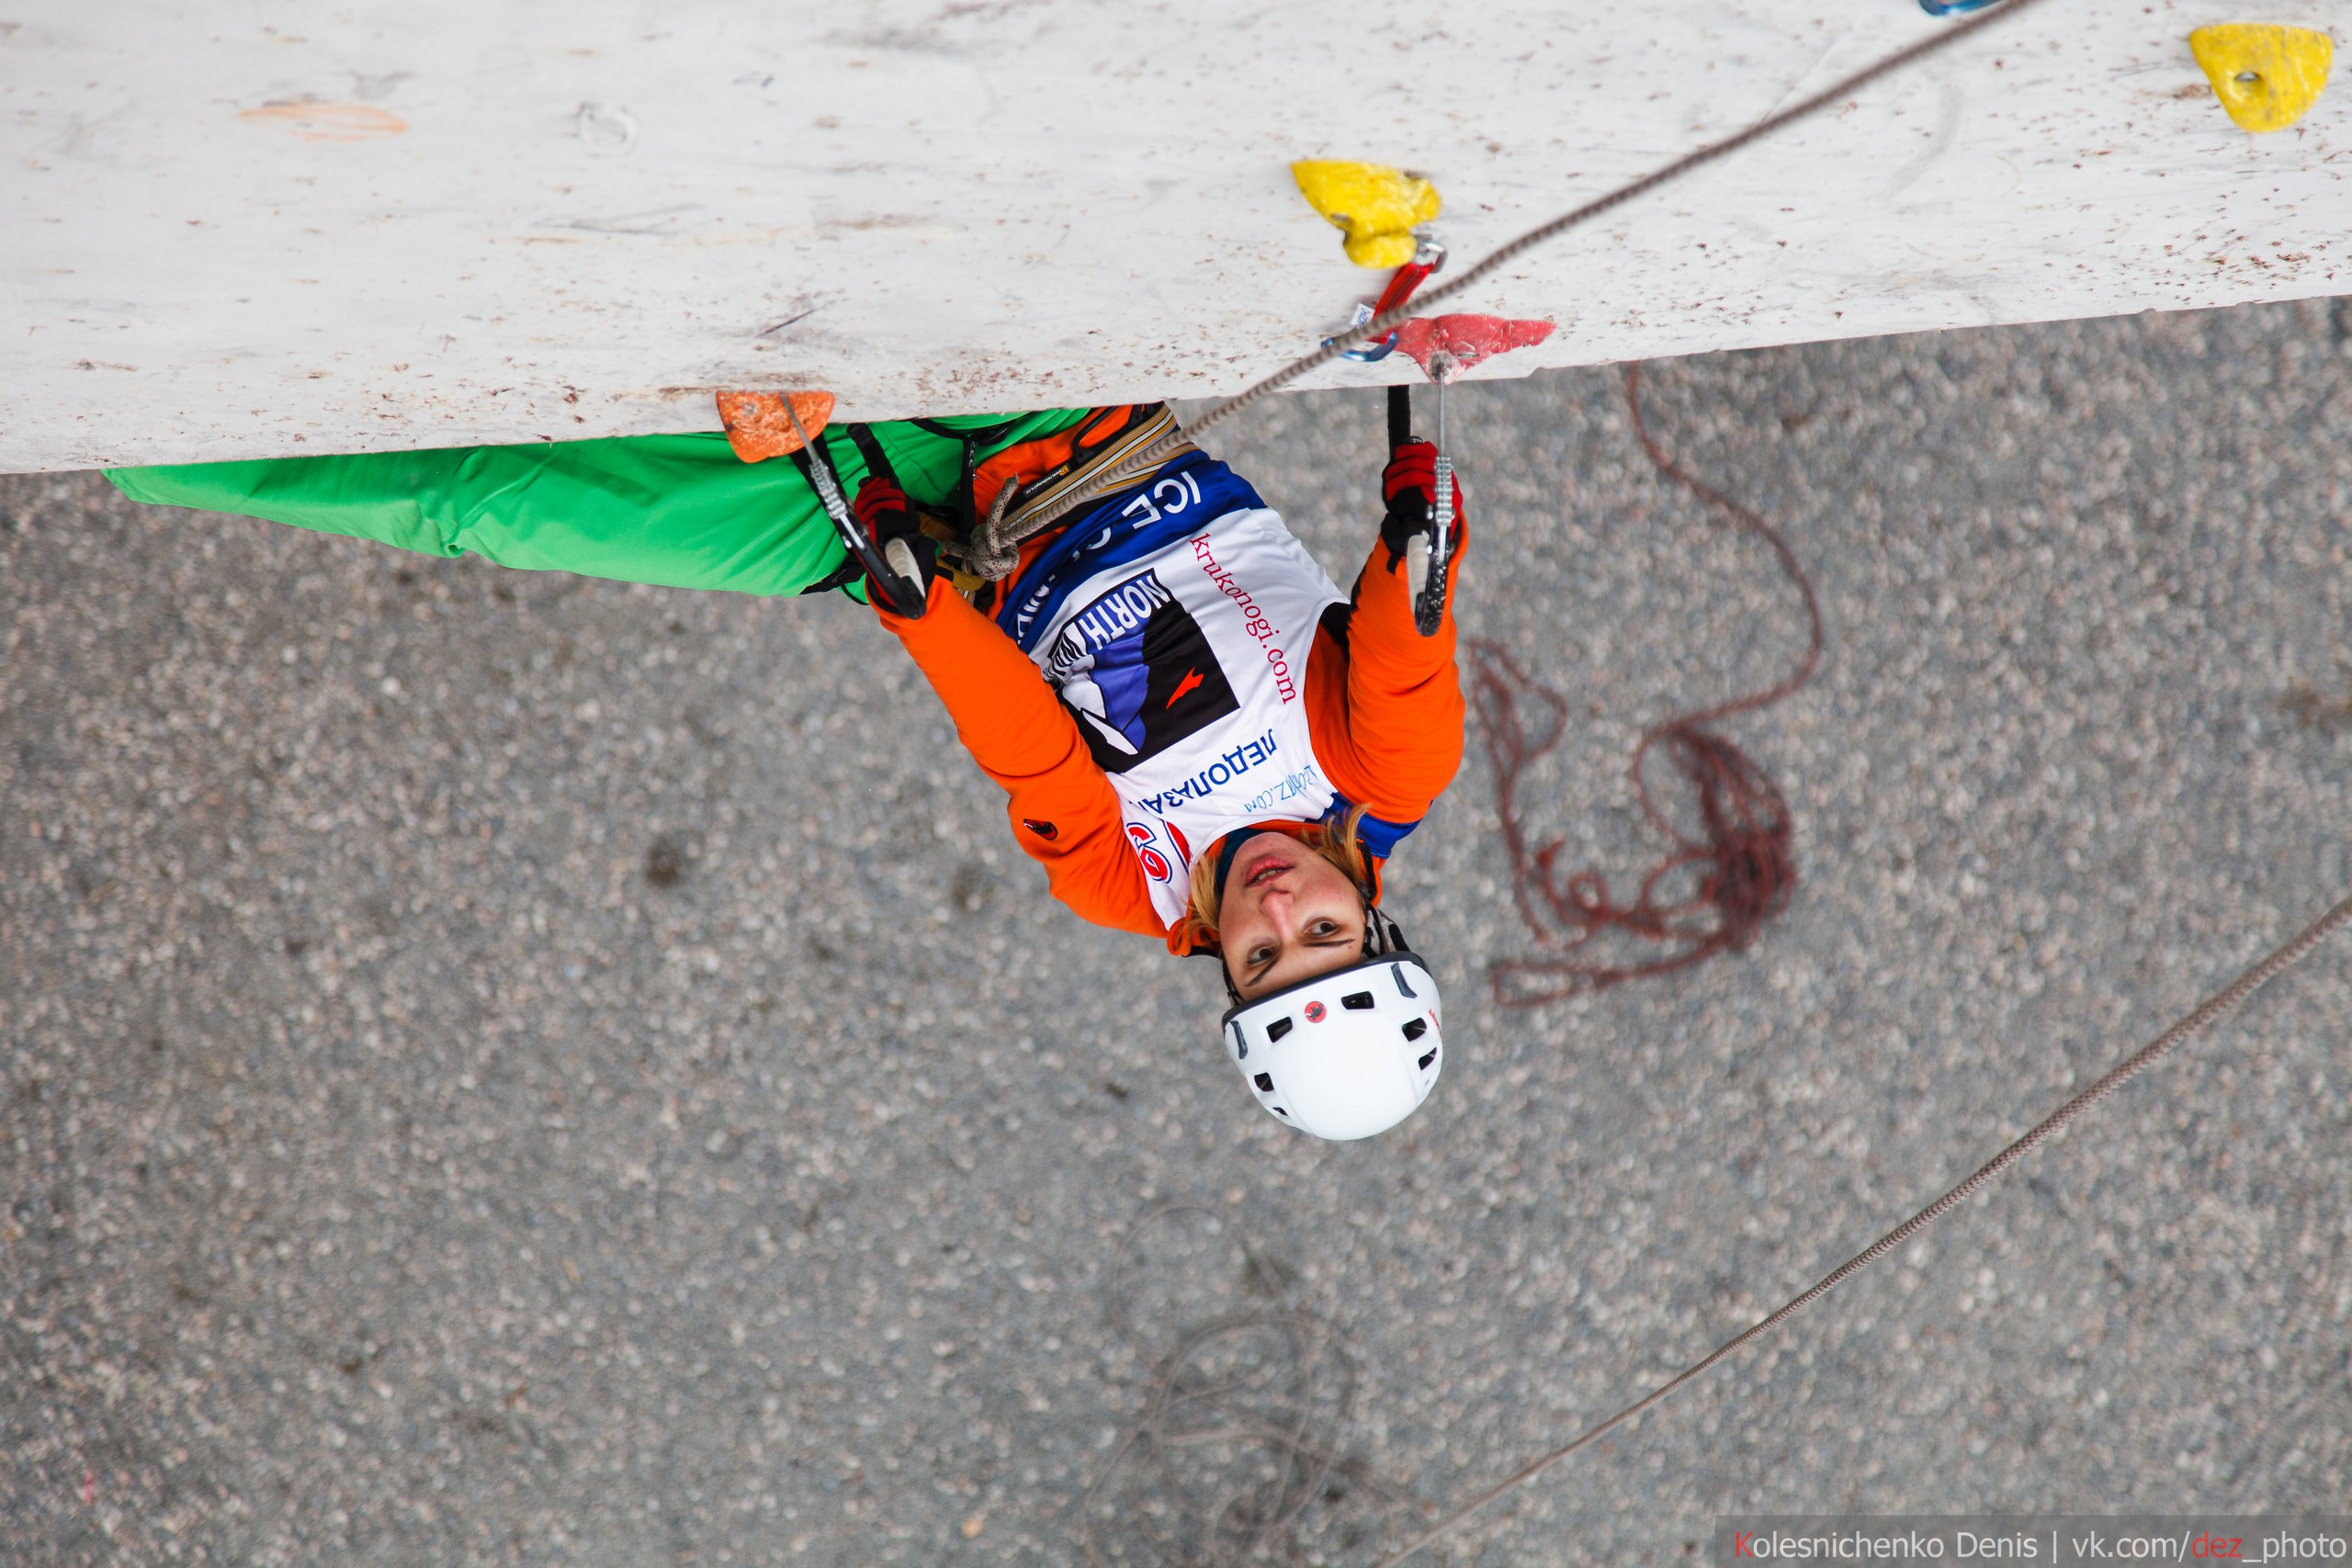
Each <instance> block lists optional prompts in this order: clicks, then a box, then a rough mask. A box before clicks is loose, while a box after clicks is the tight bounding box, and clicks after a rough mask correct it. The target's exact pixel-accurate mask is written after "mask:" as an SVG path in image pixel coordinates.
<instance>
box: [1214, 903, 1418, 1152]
mask: <svg viewBox="0 0 2352 1568" xmlns="http://www.w3.org/2000/svg"><path fill="white" fill-rule="evenodd" d="M1381 923H1382V924H1383V925H1387V922H1386V921H1385V919H1383V920H1382V921H1381ZM1395 930H1396V928H1395V927H1394V926H1388V931H1395ZM1384 945H1385V944H1384ZM1225 1044H1226V1049H1227V1050H1228V1051H1230V1052H1232V1053H1233V1061H1234V1065H1235V1066H1238V1067H1239V1068H1240V1069H1241V1076H1242V1077H1244V1078H1246V1079H1248V1080H1249V1083H1250V1092H1251V1093H1253V1094H1255V1095H1256V1096H1257V1097H1258V1103H1259V1104H1261V1105H1262V1106H1264V1107H1265V1108H1266V1109H1267V1110H1268V1111H1272V1113H1273V1114H1274V1115H1275V1116H1277V1117H1279V1118H1281V1119H1282V1120H1283V1121H1284V1122H1288V1123H1289V1124H1290V1125H1292V1126H1294V1127H1296V1128H1298V1129H1300V1130H1301V1131H1302V1132H1307V1133H1312V1134H1315V1135H1316V1136H1317V1137H1318V1138H1330V1139H1333V1140H1335V1141H1336V1140H1345V1139H1349V1138H1369V1137H1371V1136H1372V1135H1373V1134H1375V1133H1385V1132H1386V1131H1388V1129H1389V1128H1391V1127H1394V1126H1395V1125H1397V1122H1402V1121H1403V1120H1404V1119H1405V1118H1406V1117H1408V1116H1410V1115H1411V1114H1412V1113H1413V1112H1414V1111H1417V1110H1419V1108H1420V1103H1421V1101H1422V1100H1427V1099H1428V1098H1429V1094H1430V1089H1431V1088H1432V1087H1433V1086H1434V1085H1435V1084H1436V1083H1437V1075H1438V1072H1439V1070H1440V1069H1441V1068H1442V1067H1443V1066H1444V1065H1445V1061H1444V1056H1445V1025H1444V1022H1443V1021H1442V1018H1441V1016H1440V1013H1439V1010H1438V998H1437V980H1436V978H1435V977H1434V976H1431V975H1430V972H1429V969H1428V967H1427V966H1426V965H1425V964H1422V963H1421V961H1420V959H1419V956H1417V955H1416V954H1415V953H1412V952H1411V951H1410V950H1409V949H1407V948H1406V947H1405V946H1404V945H1403V943H1402V942H1401V941H1400V942H1397V945H1396V946H1395V947H1394V948H1393V949H1391V950H1390V951H1388V952H1385V953H1375V954H1373V955H1372V956H1370V957H1366V958H1363V959H1361V960H1359V961H1357V962H1356V963H1353V964H1349V965H1347V966H1346V967H1345V968H1343V969H1334V970H1332V971H1330V972H1329V974H1324V975H1317V976H1314V977H1313V978H1312V979H1306V980H1301V981H1300V982H1299V983H1298V984H1296V985H1295V986H1285V987H1283V988H1282V989H1281V990H1279V991H1275V992H1272V993H1271V994H1270V995H1267V996H1262V997H1260V998H1258V999H1257V1000H1255V1001H1250V1002H1238V1003H1236V1004H1235V1005H1234V1006H1233V1007H1231V1008H1228V1009H1227V1010H1226V1014H1225Z"/></svg>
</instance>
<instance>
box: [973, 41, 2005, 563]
mask: <svg viewBox="0 0 2352 1568" xmlns="http://www.w3.org/2000/svg"><path fill="white" fill-rule="evenodd" d="M2042 3H2043V0H2001V3H2000V4H1999V5H1997V6H1995V7H1994V8H1992V9H1991V10H1988V11H1985V12H1982V13H1980V14H1978V15H1976V16H1974V17H1970V18H1969V19H1968V20H1967V21H1964V22H1961V23H1958V24H1956V25H1955V26H1953V27H1951V28H1946V29H1945V30H1943V31H1941V32H1938V33H1933V34H1930V35H1929V36H1928V37H1927V38H1924V39H1920V40H1919V41H1918V42H1917V43H1915V44H1912V45H1909V46H1908V47H1906V48H1904V49H1899V50H1896V51H1894V53H1893V54H1890V55H1887V56H1886V57H1885V58H1883V59H1882V60H1879V61H1876V62H1872V63H1871V64H1869V65H1866V66H1864V67H1863V68H1862V69H1860V71H1857V72H1855V73H1853V74H1852V75H1850V76H1847V77H1845V78H1843V79H1841V80H1839V81H1838V82H1835V83H1833V84H1831V85H1829V86H1827V87H1825V88H1823V89H1822V90H1821V91H1820V92H1818V93H1815V94H1814V95H1813V96H1810V97H1807V98H1803V99H1800V100H1799V101H1797V102H1796V103H1794V104H1792V105H1791V106H1790V107H1787V108H1784V109H1781V111H1779V112H1778V113H1776V114H1770V115H1767V116H1765V117H1764V118H1762V119H1759V120H1758V121H1757V122H1756V123H1755V124H1754V125H1751V126H1749V127H1748V128H1747V130H1741V131H1736V132H1735V133H1733V134H1732V135H1730V136H1726V137H1724V139H1723V140H1722V141H1711V142H1709V143H1708V144H1707V145H1706V146H1704V147H1701V148H1699V149H1697V150H1696V151H1694V152H1686V153H1684V154H1683V155H1682V156H1681V157H1679V158H1677V159H1676V160H1675V161H1674V162H1673V163H1671V164H1667V165H1666V166H1665V167H1663V168H1659V169H1654V170H1652V171H1651V172H1650V173H1648V174H1646V175H1643V176H1642V177H1641V178H1639V179H1637V180H1635V181H1634V182H1633V183H1632V184H1631V185H1624V186H1618V187H1617V188H1616V189H1615V190H1612V191H1611V192H1609V193H1608V194H1607V195H1605V196H1600V197H1594V198H1593V199H1592V200H1590V201H1588V202H1586V203H1585V204H1584V205H1583V206H1582V207H1578V208H1576V209H1572V210H1570V211H1567V212H1564V213H1562V214H1561V215H1560V216H1559V217H1557V218H1555V219H1553V220H1551V221H1550V222H1548V223H1543V224H1539V225H1537V226H1536V227H1535V228H1532V229H1530V230H1529V231H1527V232H1526V233H1524V234H1521V235H1520V236H1519V237H1518V238H1517V239H1515V240H1511V241H1509V242H1507V243H1505V244H1504V245H1503V246H1502V247H1501V248H1500V249H1498V250H1497V251H1494V252H1492V253H1491V254H1488V255H1487V256H1486V257H1485V258H1484V259H1483V260H1481V261H1480V262H1479V263H1478V264H1477V265H1476V266H1473V267H1471V268H1470V269H1469V270H1468V271H1466V272H1464V273H1461V274H1459V275H1457V276H1454V277H1453V278H1452V279H1451V280H1450V281H1448V282H1445V283H1442V284H1440V285H1438V286H1437V287H1436V288H1429V289H1424V290H1423V291H1422V292H1421V293H1420V294H1419V295H1418V296H1416V297H1415V298H1413V299H1409V300H1408V301H1406V302H1405V303H1404V304H1401V305H1398V306H1397V308H1396V309H1394V310H1388V311H1385V312H1384V313H1383V314H1380V315H1377V316H1374V317H1373V318H1372V319H1371V320H1370V321H1364V322H1363V323H1361V324H1359V325H1357V326H1352V327H1349V328H1347V329H1345V330H1344V331H1342V332H1340V333H1339V334H1338V335H1337V336H1335V337H1332V338H1329V339H1327V340H1326V341H1325V343H1324V344H1323V346H1322V347H1320V348H1318V349H1317V350H1316V351H1315V352H1314V353H1312V354H1308V355H1301V356H1300V357H1299V358H1297V359H1294V360H1292V361H1291V362H1290V363H1289V364H1288V365H1285V366H1283V367H1282V368H1281V369H1279V370H1277V371H1275V372H1274V373H1273V374H1272V375H1271V376H1269V377H1267V378H1265V379H1264V380H1262V381H1260V382H1258V383H1256V384H1255V385H1253V386H1250V387H1248V388H1245V389H1242V390H1241V391H1239V392H1237V393H1235V394H1234V395H1233V396H1232V397H1229V398H1227V399H1226V400H1224V401H1222V402H1220V403H1217V404H1216V405H1215V406H1214V407H1212V408H1210V409H1209V410H1208V411H1207V412H1204V413H1203V414H1202V415H1201V417H1200V418H1198V419H1196V420H1194V421H1193V423H1190V424H1188V425H1186V426H1185V427H1184V428H1183V429H1182V430H1181V431H1177V432H1172V433H1170V434H1168V435H1165V436H1162V437H1161V438H1160V439H1159V440H1158V441H1155V442H1153V443H1152V444H1151V445H1150V446H1146V447H1144V448H1143V449H1142V450H1141V451H1139V452H1136V453H1135V454H1133V455H1132V456H1130V457H1126V458H1124V459H1122V460H1120V461H1118V462H1115V463H1111V464H1106V465H1105V466H1104V467H1103V470H1102V471H1101V472H1100V473H1098V474H1096V475H1095V476H1094V477H1093V478H1092V479H1090V480H1089V481H1088V482H1087V483H1086V484H1084V485H1081V486H1079V487H1077V488H1075V489H1073V490H1071V491H1068V492H1067V493H1065V494H1063V495H1060V496H1057V497H1056V498H1055V499H1054V500H1053V502H1051V503H1050V504H1049V505H1046V506H1043V507H1039V508H1037V509H1035V511H1032V512H1028V513H1024V514H1023V515H1022V516H1021V517H1019V518H1018V519H1017V520H1015V521H1014V522H1013V523H1012V525H1010V526H1003V527H1002V533H1001V536H1000V535H998V534H997V533H996V531H995V529H996V527H997V526H1000V525H1002V519H1001V517H1000V518H992V519H991V525H992V527H991V536H990V540H989V546H990V547H991V548H992V549H994V550H998V551H1001V550H1003V549H1006V548H1010V547H1014V546H1017V545H1019V544H1020V543H1021V541H1022V540H1023V539H1026V538H1028V537H1030V536H1032V535H1035V534H1037V533H1040V532H1042V531H1043V530H1045V529H1046V528H1047V527H1049V526H1051V525H1053V524H1054V523H1056V522H1058V521H1059V520H1060V519H1061V518H1063V517H1064V516H1067V515H1068V514H1069V513H1071V512H1073V511H1075V510H1076V509H1077V508H1079V507H1080V506H1083V505H1085V504H1086V503H1087V502H1091V501H1100V500H1101V499H1103V497H1104V496H1108V495H1113V494H1115V493H1117V492H1118V491H1121V490H1124V489H1125V488H1126V487H1127V486H1128V485H1131V484H1133V483H1134V482H1135V481H1136V480H1137V479H1142V478H1143V477H1145V476H1146V475H1148V474H1149V473H1150V472H1151V471H1152V470H1153V469H1154V468H1157V467H1159V465H1160V464H1161V463H1164V462H1166V461H1167V460H1168V458H1169V457H1170V456H1172V455H1173V454H1174V453H1175V452H1176V451H1177V450H1178V449H1179V448H1180V447H1182V446H1184V445H1185V444H1187V443H1190V442H1193V441H1197V440H1198V439H1199V438H1200V436H1201V435H1202V434H1204V433H1205V432H1207V431H1208V430H1210V429H1213V428H1214V427H1216V426H1217V425H1219V424H1222V423H1225V422H1226V421H1227V420H1228V419H1231V418H1232V417H1233V416H1234V415H1235V414H1238V413H1239V412H1241V411H1242V410H1244V409H1246V408H1248V407H1250V405H1251V404H1252V403H1255V402H1257V401H1259V400H1261V399H1263V398H1266V397H1269V396H1271V395H1272V394H1273V393H1275V392H1278V391H1280V390H1281V389H1283V388H1284V387H1287V386H1289V385H1290V384H1291V383H1292V382H1293V381H1295V380H1297V379H1298V378H1300V377H1302V376H1306V375H1309V374H1312V373H1313V372H1315V371H1317V370H1320V369H1321V368H1322V367H1324V366H1326V365H1329V364H1330V363H1331V362H1332V361H1333V360H1335V359H1339V358H1340V357H1341V356H1343V355H1345V354H1346V353H1347V352H1348V351H1349V350H1350V349H1351V348H1353V347H1355V346H1356V345H1357V344H1361V343H1365V342H1368V341H1370V340H1371V339H1373V338H1376V337H1385V336H1386V335H1387V334H1388V333H1392V332H1394V331H1396V330H1397V328H1398V327H1400V326H1402V325H1404V324H1405V322H1406V321H1408V319H1409V318H1411V317H1412V316H1414V315H1416V314H1418V313H1419V312H1421V311H1423V310H1427V309H1428V308H1429V307H1430V306H1432V305H1435V304H1438V303H1439V302H1440V301H1442V300H1446V299H1453V297H1454V296H1455V295H1457V294H1461V293H1463V292H1464V291H1465V290H1467V289H1469V288H1472V287H1474V286H1475V285H1477V284H1479V283H1483V282H1485V281H1486V280H1487V278H1489V277H1491V276H1494V275H1495V274H1496V273H1497V272H1498V271H1499V270H1501V269H1502V268H1503V267H1506V266H1508V265H1510V264H1511V263H1512V262H1514V261H1516V260H1518V259H1519V258H1520V257H1521V256H1522V255H1525V254H1527V253H1528V252H1529V251H1532V250H1533V249H1535V248H1536V247H1537V246H1538V245H1542V244H1544V243H1548V242H1550V241H1553V240H1555V239H1557V238H1559V237H1560V236H1561V235H1563V234H1565V233H1566V232H1567V231H1569V230H1571V229H1576V228H1579V227H1581V226H1582V225H1584V224H1587V223H1589V222H1591V221H1592V220H1594V219H1596V218H1599V217H1600V216H1601V215H1602V214H1604V213H1607V212H1610V211H1612V210H1614V209H1617V208H1620V207H1623V205H1624V204H1625V203H1627V202H1629V201H1632V200H1634V198H1635V197H1642V196H1646V195H1648V194H1649V193H1650V192H1651V191H1654V190H1656V189H1657V188H1658V187H1659V186H1663V185H1666V184H1668V182H1670V181H1673V180H1677V179H1679V178H1681V177H1682V176H1683V175H1687V174H1690V173H1691V172H1692V171H1693V170H1695V169H1700V168H1703V167H1704V166H1705V165H1707V164H1712V163H1714V162H1715V161H1716V160H1717V159H1720V158H1725V157H1728V156H1730V155H1731V154H1732V153H1734V152H1738V151H1739V150H1740V149H1741V148H1743V147H1747V146H1750V145H1752V144H1753V143H1755V142H1758V141H1762V140H1764V138H1766V137H1768V136H1770V135H1771V134H1772V133H1773V132H1774V131H1777V130H1785V129H1786V128H1787V127H1789V126H1792V125H1794V124H1795V123H1797V121H1799V120H1801V119H1804V118H1809V117H1811V116H1813V115H1815V114H1818V113H1820V112H1821V111H1822V110H1823V109H1826V108H1827V107H1830V106H1832V105H1833V104H1837V103H1840V102H1842V101H1844V100H1845V99H1846V98H1848V97H1849V96H1852V95H1853V94H1854V93H1857V92H1859V91H1860V90H1861V89H1862V88H1864V87H1867V86H1869V85H1871V83H1873V82H1876V81H1878V80H1879V79H1881V78H1882V77H1884V76H1889V75H1892V74H1894V73H1895V72H1898V71H1901V70H1903V69H1904V68H1905V67H1906V66H1909V65H1913V64H1916V63H1917V62H1919V61H1922V60H1925V59H1927V58H1928V56H1929V55H1931V54H1936V53H1939V52H1940V51H1944V50H1947V49H1951V48H1953V47H1955V46H1956V45H1958V44H1960V43H1962V41H1964V40H1965V39H1971V38H1973V37H1974V36H1975V35H1976V34H1977V33H1978V32H1979V31H1981V30H1982V29H1984V28H1988V27H1991V26H1993V25H1995V24H1996V23H1997V22H1999V21H2002V20H2004V19H2006V18H2007V17H2013V16H2015V15H2017V14H2018V12H2020V11H2023V10H2025V9H2027V8H2028V7H2030V6H2039V5H2041V4H2042Z"/></svg>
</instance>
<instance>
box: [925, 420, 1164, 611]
mask: <svg viewBox="0 0 2352 1568" xmlns="http://www.w3.org/2000/svg"><path fill="white" fill-rule="evenodd" d="M1148 448H1157V449H1159V456H1158V457H1153V458H1152V459H1151V460H1150V461H1149V463H1148V465H1144V466H1140V467H1136V468H1135V471H1134V472H1132V473H1128V472H1126V470H1127V469H1128V468H1130V467H1131V466H1136V465H1138V464H1140V463H1141V459H1139V458H1138V457H1136V454H1137V453H1138V452H1140V451H1143V450H1145V449H1148ZM1199 449H1200V448H1198V447H1196V446H1193V444H1192V443H1191V442H1190V441H1188V440H1186V439H1185V438H1184V435H1183V432H1182V429H1181V428H1180V427H1179V426H1178V424H1177V423H1176V416H1175V414H1174V413H1172V412H1170V411H1169V410H1168V409H1167V408H1165V407H1160V408H1157V409H1154V410H1153V411H1151V412H1149V413H1148V414H1146V415H1145V416H1144V417H1143V418H1141V419H1137V420H1132V421H1130V422H1129V423H1128V424H1127V426H1126V427H1125V429H1123V430H1121V431H1119V432H1118V433H1117V434H1114V436H1112V437H1111V439H1110V440H1109V441H1107V442H1106V443H1104V444H1103V446H1100V447H1088V446H1084V445H1083V444H1082V443H1081V444H1078V445H1074V446H1073V447H1072V450H1071V453H1070V457H1069V461H1068V462H1066V463H1064V464H1062V465H1061V466H1060V467H1058V468H1055V469H1053V470H1052V471H1051V472H1048V473H1046V474H1044V475H1042V476H1040V477H1039V478H1037V479H1034V480H1031V481H1030V482H1029V483H1027V484H1025V485H1023V484H1021V483H1020V482H1018V481H1017V480H1007V481H1006V482H1005V483H1004V485H1003V486H1002V487H1001V488H1000V489H999V490H998V491H997V492H996V496H995V498H994V499H993V500H992V501H991V502H989V513H988V516H987V517H986V518H985V519H984V520H982V521H980V522H979V523H978V525H975V526H973V527H972V528H971V530H970V543H969V545H968V546H967V547H963V548H962V549H961V550H960V551H952V552H951V555H952V556H953V557H955V558H959V559H960V561H961V562H962V564H964V565H965V566H966V567H967V569H968V570H970V571H971V572H972V573H973V574H974V575H976V576H978V577H981V578H985V579H987V580H988V581H990V582H1001V581H1004V580H1005V579H1006V578H1008V577H1011V576H1012V573H1013V571H1014V570H1015V568H1016V567H1018V565H1019V564H1020V560H1021V546H1022V544H1023V542H1024V541H1026V540H1028V539H1031V538H1034V537H1035V536H1037V535H1038V534H1041V533H1043V532H1044V531H1045V530H1046V528H1047V527H1049V526H1050V525H1053V524H1054V523H1057V522H1058V521H1060V519H1061V518H1063V517H1064V516H1066V515H1068V514H1069V513H1071V512H1073V511H1075V510H1077V508H1078V507H1079V506H1080V505H1081V504H1082V503H1084V502H1088V501H1096V500H1100V499H1102V498H1103V497H1104V496H1108V495H1112V494H1114V493H1116V492H1117V491H1122V490H1125V489H1126V488H1127V487H1128V486H1130V485H1133V484H1136V483H1137V482H1138V481H1140V480H1142V479H1148V478H1149V477H1150V475H1151V474H1152V473H1153V472H1154V471H1156V470H1157V469H1158V468H1160V467H1161V466H1162V465H1164V464H1166V463H1169V462H1170V461H1173V460H1174V459H1175V458H1178V457H1183V456H1185V455H1186V454H1188V453H1192V452H1196V451H1198V450H1199ZM1106 474H1117V475H1119V476H1121V477H1118V478H1116V479H1114V480H1112V481H1111V482H1107V483H1106V482H1104V479H1103V476H1104V475H1106ZM971 489H972V475H971V473H970V472H969V470H968V468H967V472H966V474H965V482H964V485H963V488H962V492H961V493H962V495H963V497H964V498H965V504H966V505H967V506H971V507H974V509H975V510H977V506H976V504H975V503H976V502H977V499H978V498H977V497H974V496H973V495H972V493H971ZM1023 491H1026V492H1027V493H1026V494H1023V493H1022V492H1023ZM1016 497H1018V502H1017V503H1016Z"/></svg>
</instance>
